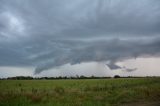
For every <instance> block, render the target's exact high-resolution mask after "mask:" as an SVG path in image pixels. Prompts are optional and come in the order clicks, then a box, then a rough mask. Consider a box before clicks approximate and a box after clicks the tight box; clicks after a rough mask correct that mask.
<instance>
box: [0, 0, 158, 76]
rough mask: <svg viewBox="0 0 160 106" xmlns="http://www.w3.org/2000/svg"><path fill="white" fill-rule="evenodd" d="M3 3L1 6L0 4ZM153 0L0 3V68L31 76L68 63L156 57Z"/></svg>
mask: <svg viewBox="0 0 160 106" xmlns="http://www.w3.org/2000/svg"><path fill="white" fill-rule="evenodd" d="M2 4H3V5H2ZM159 19H160V1H158V0H134V1H128V0H116V1H114V0H62V1H58V0H52V1H50V0H45V1H43V0H39V1H38V2H37V1H33V0H27V1H26V0H14V1H6V0H1V1H0V66H32V67H35V74H38V73H41V72H42V71H45V70H48V69H50V68H54V67H59V66H62V65H64V64H68V63H70V64H71V65H73V64H79V63H82V62H92V61H96V62H102V61H103V62H104V61H106V62H109V63H108V64H107V66H108V67H109V68H110V69H112V70H114V69H123V70H125V71H134V70H136V68H135V69H129V68H126V67H121V66H118V65H116V63H117V62H119V61H123V60H126V59H130V58H137V57H157V56H158V57H159V56H160V40H159V39H160V20H159Z"/></svg>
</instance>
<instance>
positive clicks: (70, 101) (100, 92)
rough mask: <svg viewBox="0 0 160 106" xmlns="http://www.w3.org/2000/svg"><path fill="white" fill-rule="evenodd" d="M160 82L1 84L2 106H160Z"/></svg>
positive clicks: (1, 81) (122, 80)
mask: <svg viewBox="0 0 160 106" xmlns="http://www.w3.org/2000/svg"><path fill="white" fill-rule="evenodd" d="M159 101H160V78H125V79H90V80H0V106H121V105H122V106H123V105H125V106H128V105H130V106H134V105H137V106H141V105H142V104H143V106H151V105H153V106H159V104H160V102H159Z"/></svg>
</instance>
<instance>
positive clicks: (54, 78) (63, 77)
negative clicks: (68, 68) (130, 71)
mask: <svg viewBox="0 0 160 106" xmlns="http://www.w3.org/2000/svg"><path fill="white" fill-rule="evenodd" d="M146 77H156V76H145V77H139V76H138V77H136V76H127V77H124V76H119V75H115V76H114V77H97V76H90V77H87V76H83V75H81V76H78V75H76V76H71V77H67V76H59V77H31V76H16V77H8V78H0V80H58V79H110V78H146Z"/></svg>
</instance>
